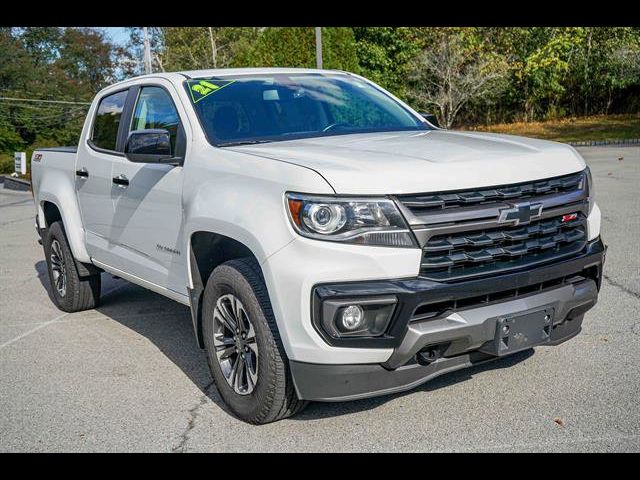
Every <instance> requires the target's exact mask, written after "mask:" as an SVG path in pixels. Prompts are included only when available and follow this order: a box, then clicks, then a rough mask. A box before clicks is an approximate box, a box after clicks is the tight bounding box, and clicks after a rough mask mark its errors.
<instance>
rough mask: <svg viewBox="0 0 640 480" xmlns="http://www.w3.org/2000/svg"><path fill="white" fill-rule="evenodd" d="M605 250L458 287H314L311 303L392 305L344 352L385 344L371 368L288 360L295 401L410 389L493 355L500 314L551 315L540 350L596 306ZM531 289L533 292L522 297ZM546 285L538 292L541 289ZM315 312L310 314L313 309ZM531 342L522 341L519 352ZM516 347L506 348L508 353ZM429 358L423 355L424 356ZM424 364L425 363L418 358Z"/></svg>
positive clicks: (415, 283) (404, 283) (409, 283)
mask: <svg viewBox="0 0 640 480" xmlns="http://www.w3.org/2000/svg"><path fill="white" fill-rule="evenodd" d="M605 252H606V247H605V246H604V245H603V243H602V241H601V240H600V239H599V238H598V239H597V240H595V241H593V242H591V243H589V244H588V246H587V249H586V250H585V252H584V253H582V254H581V255H579V256H577V257H573V258H571V259H568V260H565V261H562V262H558V263H554V264H551V265H547V266H544V267H540V268H536V269H532V270H528V271H523V272H516V273H512V274H508V275H501V276H499V277H494V278H486V279H479V280H472V281H467V282H458V283H439V282H432V281H427V280H423V279H419V278H418V279H412V280H397V281H372V282H355V283H344V284H331V285H321V286H319V287H318V288H316V296H317V301H316V304H318V303H319V302H321V301H322V300H324V299H327V298H359V297H367V296H369V297H370V296H372V295H373V296H375V295H376V294H378V295H383V294H384V295H389V294H394V295H396V296H397V298H398V305H399V308H398V309H397V310H396V313H395V314H394V318H393V320H392V324H391V327H390V328H389V330H388V332H387V335H384V336H382V337H379V338H376V339H367V340H366V341H363V342H361V344H360V345H359V344H358V341H355V343H354V339H349V340H347V341H346V342H347V344H346V345H345V346H346V347H356V348H357V347H359V346H361V347H362V348H371V347H375V346H376V344H377V345H379V347H380V348H389V347H393V353H392V354H391V356H390V357H389V358H388V359H387V360H386V361H385V362H382V363H376V364H373V363H371V364H354V365H351V364H349V365H346V364H314V363H305V362H299V361H291V362H290V364H291V372H292V376H293V379H294V383H295V386H296V390H297V393H298V396H299V397H300V398H301V399H305V400H316V401H342V400H352V399H357V398H365V397H372V396H377V395H383V394H388V393H394V392H398V391H403V390H408V389H411V388H413V387H415V386H417V385H419V384H421V383H424V382H426V381H428V380H430V379H432V378H434V377H436V376H438V375H441V374H443V373H447V372H450V371H453V370H458V369H461V368H465V367H469V366H472V365H475V364H478V363H483V362H486V361H490V360H493V359H496V358H499V355H498V354H497V353H496V351H497V350H496V348H495V342H496V325H497V322H499V321H501V319H504V318H505V317H509V316H512V315H514V314H522V313H526V312H532V311H540V310H541V309H549V311H553V312H554V314H553V320H552V328H551V330H550V335H549V337H550V338H549V339H548V340H547V341H546V343H545V345H557V344H559V343H562V342H564V341H566V340H568V339H570V338H572V337H573V336H575V335H577V334H578V333H579V332H580V330H581V325H582V319H583V317H584V313H585V312H586V311H587V310H588V309H590V308H591V307H593V306H594V305H595V303H596V301H597V294H598V290H599V288H600V280H601V276H602V266H603V262H604V257H605ZM532 285H536V286H537V285H539V286H540V291H538V292H537V293H535V292H529V291H528V290H527V289H528V288H531V286H532ZM545 286H546V287H545ZM518 290H521V291H523V292H524V291H527V292H528V293H526V294H523V295H513V297H508V296H507V297H506V298H503V299H500V300H495V301H489V302H488V303H484V304H478V305H471V306H468V307H463V308H460V309H458V310H448V311H447V312H445V313H444V314H443V315H439V316H435V317H433V318H428V319H423V320H421V319H420V317H419V316H418V317H416V316H415V312H416V311H417V310H416V309H417V308H418V307H420V306H421V305H424V304H446V302H448V301H453V300H456V299H464V298H468V299H471V300H474V299H478V298H483V297H485V296H486V297H485V298H487V299H490V298H492V297H491V295H492V294H495V293H496V292H516V294H517V292H518ZM316 312H317V310H316ZM531 346H532V345H531V344H528V345H527V348H530V347H531ZM516 351H519V350H518V349H512V350H509V351H508V352H507V353H508V354H510V353H515V352H516ZM427 354H428V355H432V356H428V355H427ZM425 360H426V361H425Z"/></svg>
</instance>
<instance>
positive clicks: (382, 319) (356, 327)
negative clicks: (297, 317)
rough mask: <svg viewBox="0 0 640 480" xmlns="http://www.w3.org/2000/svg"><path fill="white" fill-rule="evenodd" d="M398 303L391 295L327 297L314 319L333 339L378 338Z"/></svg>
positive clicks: (387, 324)
mask: <svg viewBox="0 0 640 480" xmlns="http://www.w3.org/2000/svg"><path fill="white" fill-rule="evenodd" d="M397 303H398V300H397V298H396V297H395V296H391V295H385V296H380V297H368V298H367V297H364V298H350V299H327V300H325V301H323V302H322V307H321V309H320V311H319V312H318V313H319V314H320V316H319V318H318V317H316V318H318V319H319V320H320V322H319V323H321V327H322V330H324V332H325V333H327V334H328V335H329V336H330V337H333V338H340V337H377V336H380V335H384V333H385V331H386V330H387V327H388V326H389V322H390V321H391V317H392V316H393V312H394V311H395V307H396V304H397ZM319 326H320V325H319Z"/></svg>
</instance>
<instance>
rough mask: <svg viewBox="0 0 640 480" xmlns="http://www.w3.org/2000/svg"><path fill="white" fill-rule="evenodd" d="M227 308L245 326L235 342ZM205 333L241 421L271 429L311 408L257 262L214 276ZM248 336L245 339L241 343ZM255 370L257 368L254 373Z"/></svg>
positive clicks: (216, 375) (226, 267)
mask: <svg viewBox="0 0 640 480" xmlns="http://www.w3.org/2000/svg"><path fill="white" fill-rule="evenodd" d="M233 302H236V303H235V304H234V303H233ZM225 308H226V309H227V310H226V313H229V312H231V313H232V314H236V320H235V321H236V324H233V325H236V326H238V325H242V324H243V325H244V326H241V328H240V330H241V332H240V333H238V330H239V329H238V328H236V335H235V336H234V337H233V339H232V336H231V331H232V329H231V328H228V327H229V322H225V321H224V320H223V318H225V317H224V315H223V314H222V313H223V310H224V309H225ZM216 309H217V310H216ZM237 318H241V319H242V320H240V321H238V320H237ZM202 330H203V336H204V344H205V349H206V352H207V360H208V362H209V368H210V369H211V374H212V376H213V380H214V382H215V384H216V387H217V389H218V392H219V393H220V396H221V397H222V399H223V400H224V401H225V403H226V404H227V406H228V407H229V409H230V410H231V411H232V412H233V413H234V414H235V415H236V416H237V417H238V418H240V419H241V420H244V421H245V422H248V423H252V424H265V423H270V422H274V421H276V420H280V419H283V418H286V417H289V416H291V415H294V414H296V413H298V412H300V411H301V410H302V409H303V408H304V407H305V406H306V405H307V403H308V402H305V401H302V400H299V399H298V397H297V395H296V392H295V388H294V386H293V380H292V378H291V373H290V370H289V361H288V359H287V356H286V353H285V351H284V348H283V346H282V341H281V340H280V335H279V333H278V327H277V326H276V321H275V318H274V315H273V311H272V309H271V303H270V301H269V295H268V293H267V288H266V286H265V283H264V279H263V277H262V272H261V271H260V267H259V266H258V264H257V263H256V261H255V260H253V259H251V258H243V259H236V260H230V261H228V262H225V263H223V264H222V265H219V266H218V267H217V268H216V269H215V270H214V271H213V272H212V273H211V275H210V277H209V280H208V281H207V286H206V288H205V292H204V300H203V306H202ZM242 332H244V333H245V334H246V339H245V340H240V336H241V333H242ZM234 342H235V343H234ZM242 342H247V343H246V344H243V343H242ZM229 352H231V353H229ZM238 352H246V353H242V354H240V353H238ZM256 352H257V353H256ZM218 354H220V355H221V359H220V360H219V359H218ZM240 355H242V358H240ZM245 359H246V360H245ZM234 360H235V362H237V365H239V366H236V363H235V362H234ZM256 360H257V361H256ZM243 362H244V363H243ZM252 365H253V366H256V365H257V368H256V369H252V368H251V366H252ZM234 369H235V371H236V373H237V374H236V376H235V377H233V371H234ZM253 373H255V375H253ZM231 377H233V378H231ZM230 378H231V379H230Z"/></svg>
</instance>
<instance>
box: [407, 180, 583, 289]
mask: <svg viewBox="0 0 640 480" xmlns="http://www.w3.org/2000/svg"><path fill="white" fill-rule="evenodd" d="M397 200H398V201H399V202H400V203H401V204H402V205H403V206H404V211H405V215H407V217H408V219H409V223H410V224H411V227H412V229H413V231H414V233H415V234H416V238H418V240H419V242H420V245H421V246H422V249H423V254H422V259H421V265H420V276H421V277H424V278H428V279H431V280H436V281H457V280H461V279H466V278H470V277H477V276H484V275H494V274H497V273H502V272H506V271H511V270H515V269H523V268H529V267H533V266H535V265H539V264H542V263H548V262H553V261H556V260H559V259H561V258H565V257H569V256H571V255H575V254H577V253H579V252H581V251H582V250H583V249H584V248H585V246H586V243H587V238H588V233H587V213H588V192H587V185H586V175H585V174H584V172H580V173H578V174H572V175H565V176H563V177H558V178H552V179H547V180H540V181H535V182H528V183H522V184H517V185H507V186H498V187H490V188H481V189H475V190H465V191H460V192H448V193H435V194H419V195H405V196H399V197H398V198H397ZM539 204H541V205H542V207H543V208H542V211H541V214H540V215H538V216H535V217H533V219H532V218H529V217H527V218H526V219H525V221H524V222H523V223H524V224H515V223H516V221H506V222H504V221H503V223H500V221H499V218H500V213H501V212H502V211H504V209H513V208H514V206H517V207H522V208H525V209H526V208H528V205H536V206H539ZM530 211H534V212H536V213H534V215H537V211H538V210H537V208H536V209H534V210H530ZM518 212H519V210H518Z"/></svg>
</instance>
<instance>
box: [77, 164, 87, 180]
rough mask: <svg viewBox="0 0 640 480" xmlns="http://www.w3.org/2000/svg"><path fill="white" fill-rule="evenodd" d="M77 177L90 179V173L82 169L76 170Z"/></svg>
mask: <svg viewBox="0 0 640 480" xmlns="http://www.w3.org/2000/svg"><path fill="white" fill-rule="evenodd" d="M76 177H82V178H88V177H89V172H88V171H87V169H86V168H84V167H82V168H81V169H80V170H76Z"/></svg>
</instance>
